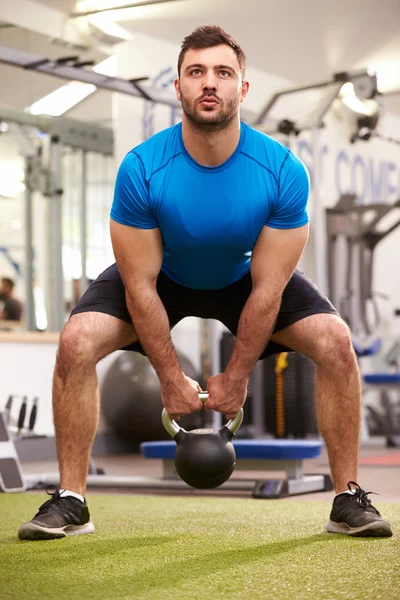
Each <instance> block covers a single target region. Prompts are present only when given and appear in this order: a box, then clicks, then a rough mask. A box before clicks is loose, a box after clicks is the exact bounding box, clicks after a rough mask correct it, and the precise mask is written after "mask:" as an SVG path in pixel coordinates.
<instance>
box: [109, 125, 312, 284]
mask: <svg viewBox="0 0 400 600" xmlns="http://www.w3.org/2000/svg"><path fill="white" fill-rule="evenodd" d="M309 187H310V186H309V176H308V172H307V170H306V168H305V166H304V164H303V163H302V162H301V161H300V160H299V159H298V158H297V157H296V156H294V155H293V154H292V152H290V150H288V149H287V148H286V147H285V146H283V145H282V144H280V143H279V142H277V141H276V140H274V139H272V138H270V137H268V136H267V135H265V134H263V133H261V132H260V131H257V130H256V129H253V128H252V127H250V126H249V125H246V124H245V123H241V134H240V141H239V144H238V146H237V148H236V150H235V151H234V153H233V154H232V155H231V156H230V157H229V159H228V160H227V161H225V162H224V163H223V164H222V165H219V166H217V167H204V166H202V165H200V164H199V163H197V162H196V161H195V160H193V158H192V157H191V156H190V154H189V153H188V152H187V151H186V149H185V147H184V144H183V141H182V124H181V123H179V124H178V125H175V126H174V127H170V128H169V129H166V130H164V131H161V132H160V133H157V134H156V135H153V136H152V137H151V138H150V139H148V140H147V141H145V142H143V143H142V144H140V145H139V146H137V147H136V148H134V149H133V150H131V151H130V152H129V153H128V154H127V155H126V156H125V158H124V160H123V161H122V163H121V166H120V168H119V171H118V175H117V180H116V184H115V192H114V200H113V204H112V208H111V218H112V219H113V220H114V221H117V222H118V223H122V224H124V225H130V226H132V227H138V228H142V229H152V228H156V227H159V228H160V232H161V235H162V241H163V251H164V255H163V263H162V268H161V270H162V271H163V272H164V273H165V274H166V275H167V276H168V277H170V278H171V279H173V280H174V281H175V282H177V283H179V284H180V285H183V286H186V287H189V288H194V289H220V288H223V287H226V286H228V285H230V284H232V283H234V282H235V281H237V280H238V279H240V278H241V277H242V276H243V275H245V274H246V273H247V272H248V271H249V269H250V258H251V253H252V250H253V247H254V244H255V243H256V241H257V238H258V235H259V233H260V231H261V230H262V228H263V227H264V225H268V227H274V228H277V229H291V228H295V227H301V226H302V225H305V224H306V223H307V222H308V212H307V200H308V194H309Z"/></svg>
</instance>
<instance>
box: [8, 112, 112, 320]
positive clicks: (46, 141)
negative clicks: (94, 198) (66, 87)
mask: <svg viewBox="0 0 400 600" xmlns="http://www.w3.org/2000/svg"><path fill="white" fill-rule="evenodd" d="M0 120H1V121H5V122H7V123H11V124H13V126H14V127H13V129H15V130H16V131H17V133H18V135H19V138H21V140H22V141H24V139H23V137H24V135H23V134H24V130H23V127H33V128H36V129H37V130H38V131H40V132H42V133H44V134H45V136H44V138H43V140H42V155H41V157H40V158H38V157H37V156H35V150H34V149H33V147H31V144H30V142H29V140H28V138H27V139H26V140H25V142H26V143H24V151H23V153H24V155H25V180H26V191H25V200H24V206H25V288H26V303H25V314H26V318H25V324H26V329H27V330H28V331H33V330H35V329H36V319H35V305H34V296H33V279H34V273H33V218H32V212H33V208H32V195H33V192H34V191H35V190H40V191H41V192H42V193H43V195H44V196H46V197H47V198H48V207H47V223H46V228H47V234H46V235H47V244H48V252H47V257H46V261H47V273H48V280H47V282H46V286H45V288H46V289H45V295H46V299H47V302H46V304H47V306H48V313H49V314H48V330H49V331H60V330H61V329H62V328H63V326H64V320H65V319H64V294H63V287H64V277H63V265H62V219H61V216H62V202H63V188H62V148H63V146H70V147H72V148H79V149H80V150H81V152H82V163H81V164H82V188H81V198H80V217H81V238H80V247H81V257H82V258H81V260H82V278H81V283H80V285H81V291H82V292H83V291H84V289H86V285H87V278H86V253H87V252H86V246H87V241H86V222H87V218H86V217H87V208H86V203H87V202H86V201H87V199H86V184H87V174H86V168H87V152H96V153H98V154H103V155H104V156H112V155H113V151H114V137H113V132H112V130H110V129H107V128H104V127H100V126H97V125H93V124H90V123H82V122H81V121H77V120H74V119H68V118H64V117H46V116H36V115H31V114H29V113H25V112H22V111H18V110H15V109H12V108H8V107H2V106H0ZM11 133H13V131H11Z"/></svg>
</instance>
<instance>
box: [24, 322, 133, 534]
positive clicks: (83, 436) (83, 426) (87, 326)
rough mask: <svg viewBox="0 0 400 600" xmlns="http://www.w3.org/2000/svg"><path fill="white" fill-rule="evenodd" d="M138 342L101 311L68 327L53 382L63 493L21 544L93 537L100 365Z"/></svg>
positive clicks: (125, 326)
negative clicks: (90, 492)
mask: <svg viewBox="0 0 400 600" xmlns="http://www.w3.org/2000/svg"><path fill="white" fill-rule="evenodd" d="M136 340H137V337H136V334H135V331H134V328H133V326H132V325H129V324H128V323H126V322H124V321H123V320H121V319H119V318H116V317H113V316H111V315H108V314H105V313H100V312H84V313H79V314H76V315H74V316H72V317H71V318H70V320H69V321H68V323H67V324H66V326H65V327H64V329H63V331H62V333H61V336H60V344H59V350H58V355H57V362H56V367H55V370H54V380H53V413H54V426H55V432H56V444H57V454H58V461H59V468H60V478H61V481H60V483H61V489H60V490H57V489H54V490H53V491H52V492H49V495H50V496H51V500H49V501H47V502H45V503H44V504H42V506H41V507H40V508H39V511H38V512H37V513H36V515H35V516H34V518H33V519H32V520H31V521H28V522H26V523H23V524H22V525H21V527H20V528H19V531H18V537H19V538H20V539H22V540H46V539H54V538H61V537H65V536H66V535H78V534H84V533H92V532H93V531H94V525H93V523H92V522H91V520H90V513H89V509H88V506H87V503H86V500H85V498H84V494H85V489H86V478H87V474H88V468H89V460H90V454H91V450H92V445H93V440H94V437H95V434H96V430H97V426H98V421H99V409H100V401H99V392H98V383H97V374H96V364H97V363H98V361H99V360H100V359H101V358H103V357H104V356H107V355H108V354H110V353H111V352H113V351H114V350H118V349H119V348H123V347H125V346H128V345H130V344H132V343H133V342H135V341H136Z"/></svg>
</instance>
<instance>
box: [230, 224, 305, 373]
mask: <svg viewBox="0 0 400 600" xmlns="http://www.w3.org/2000/svg"><path fill="white" fill-rule="evenodd" d="M307 238H308V225H303V226H302V227H298V228H296V229H273V228H271V227H267V226H264V227H263V229H262V231H261V233H260V235H259V237H258V240H257V242H256V245H255V246H254V250H253V254H252V258H251V265H250V272H251V277H252V280H253V289H252V292H251V294H250V296H249V297H248V299H247V302H246V304H245V306H244V308H243V310H242V314H241V316H240V320H239V326H238V332H237V336H236V343H235V346H234V349H233V352H232V355H231V358H230V360H229V363H228V365H227V366H226V368H225V371H224V373H225V374H226V375H227V376H229V378H232V379H233V380H236V381H243V380H247V379H248V378H249V377H250V374H251V372H252V370H253V368H254V366H255V364H256V363H257V361H258V359H259V357H260V355H261V354H262V352H263V350H264V348H265V346H266V345H267V343H268V341H269V338H270V337H271V335H272V332H273V329H274V325H275V321H276V317H277V314H278V311H279V307H280V304H281V298H282V293H283V290H284V289H285V287H286V284H287V283H288V281H289V279H290V277H291V276H292V274H293V271H294V269H295V268H296V265H297V263H298V262H299V260H300V257H301V254H302V252H303V250H304V247H305V244H306V242H307Z"/></svg>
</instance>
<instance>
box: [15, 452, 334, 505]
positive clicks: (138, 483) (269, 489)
mask: <svg viewBox="0 0 400 600" xmlns="http://www.w3.org/2000/svg"><path fill="white" fill-rule="evenodd" d="M162 467H163V475H162V477H148V476H127V475H96V474H89V475H88V477H87V487H88V488H91V487H93V488H111V487H112V488H127V489H158V490H160V489H161V490H165V491H168V490H181V491H190V492H193V491H194V490H193V488H191V487H190V486H188V485H187V484H186V483H185V482H184V481H182V480H181V479H180V478H179V476H178V474H177V473H176V470H175V464H174V460H173V459H163V460H162ZM235 471H236V472H237V471H253V472H254V471H257V472H258V473H260V475H259V476H258V477H256V478H254V477H251V478H243V477H242V478H240V477H235V476H232V477H231V478H230V479H229V480H228V481H226V482H225V483H224V484H223V485H221V486H219V487H218V488H215V489H214V490H212V491H213V492H216V493H218V491H221V492H248V493H251V495H252V496H253V497H255V498H263V499H272V498H284V497H286V496H294V495H299V494H308V493H312V492H324V491H331V490H332V489H333V488H332V482H331V479H330V477H329V475H321V474H315V475H305V474H304V471H303V461H302V460H246V459H243V460H242V459H241V460H239V461H237V463H236V465H235ZM268 471H270V472H284V475H285V476H284V477H283V478H280V479H268V478H267V473H268ZM25 483H26V486H27V489H42V488H45V487H47V486H48V485H56V486H58V485H59V483H60V477H59V474H58V473H44V474H34V475H26V476H25ZM208 491H209V490H208Z"/></svg>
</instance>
